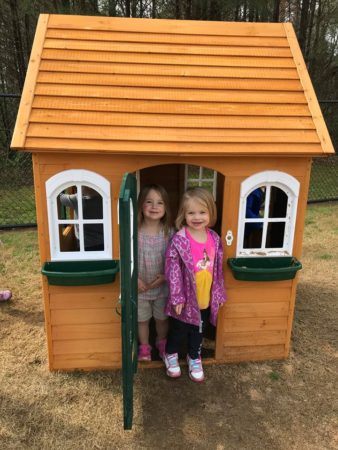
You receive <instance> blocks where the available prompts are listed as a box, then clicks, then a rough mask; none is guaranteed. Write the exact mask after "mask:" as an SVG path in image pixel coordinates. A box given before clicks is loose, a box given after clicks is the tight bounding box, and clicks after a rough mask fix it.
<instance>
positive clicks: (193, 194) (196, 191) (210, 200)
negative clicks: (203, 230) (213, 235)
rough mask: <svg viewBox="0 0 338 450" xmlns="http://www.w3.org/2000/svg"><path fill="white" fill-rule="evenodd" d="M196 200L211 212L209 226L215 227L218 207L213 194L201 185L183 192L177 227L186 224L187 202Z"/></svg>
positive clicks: (176, 221) (176, 222)
mask: <svg viewBox="0 0 338 450" xmlns="http://www.w3.org/2000/svg"><path fill="white" fill-rule="evenodd" d="M192 199H193V200H196V201H197V202H199V203H200V204H201V205H203V206H204V207H205V208H207V210H208V212H209V217H210V219H209V224H208V226H209V227H213V226H214V225H215V223H216V220H217V209H216V204H215V200H214V197H213V195H212V194H211V192H209V191H208V190H207V189H204V188H201V187H193V188H189V189H187V190H186V191H185V193H184V194H183V197H182V199H181V203H180V207H179V210H178V214H177V218H176V220H175V225H176V228H177V229H178V230H179V229H180V228H182V226H183V225H186V221H185V213H186V209H187V203H188V201H189V200H192Z"/></svg>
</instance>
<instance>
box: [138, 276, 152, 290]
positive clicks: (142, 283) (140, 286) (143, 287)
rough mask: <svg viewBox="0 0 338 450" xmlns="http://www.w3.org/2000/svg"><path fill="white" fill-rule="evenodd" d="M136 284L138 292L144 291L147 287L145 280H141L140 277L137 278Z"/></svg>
mask: <svg viewBox="0 0 338 450" xmlns="http://www.w3.org/2000/svg"><path fill="white" fill-rule="evenodd" d="M137 286H138V291H139V292H146V291H147V290H148V289H149V288H148V286H147V285H146V284H145V282H144V281H142V280H141V278H138V280H137Z"/></svg>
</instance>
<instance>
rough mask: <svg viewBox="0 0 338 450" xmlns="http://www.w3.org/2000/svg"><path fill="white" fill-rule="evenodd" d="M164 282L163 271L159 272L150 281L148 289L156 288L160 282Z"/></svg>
mask: <svg viewBox="0 0 338 450" xmlns="http://www.w3.org/2000/svg"><path fill="white" fill-rule="evenodd" d="M164 282H165V276H164V274H163V273H159V274H158V275H157V277H156V278H155V280H154V281H152V282H151V283H150V285H149V289H154V288H157V287H159V286H161V284H163V283H164Z"/></svg>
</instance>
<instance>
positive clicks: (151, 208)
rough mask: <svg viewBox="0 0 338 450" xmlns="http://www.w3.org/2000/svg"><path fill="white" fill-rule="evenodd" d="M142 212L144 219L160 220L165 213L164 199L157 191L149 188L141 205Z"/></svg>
mask: <svg viewBox="0 0 338 450" xmlns="http://www.w3.org/2000/svg"><path fill="white" fill-rule="evenodd" d="M142 213H143V217H144V219H145V220H155V221H157V220H161V219H162V217H164V214H165V206H164V201H163V199H162V197H161V195H160V193H159V192H157V191H155V190H154V189H151V190H150V191H149V192H148V194H147V196H146V198H145V200H144V202H143V205H142Z"/></svg>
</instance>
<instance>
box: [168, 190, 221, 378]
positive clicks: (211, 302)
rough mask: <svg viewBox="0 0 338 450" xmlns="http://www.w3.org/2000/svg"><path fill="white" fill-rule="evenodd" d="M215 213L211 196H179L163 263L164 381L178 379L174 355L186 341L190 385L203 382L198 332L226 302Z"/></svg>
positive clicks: (199, 192) (193, 192)
mask: <svg viewBox="0 0 338 450" xmlns="http://www.w3.org/2000/svg"><path fill="white" fill-rule="evenodd" d="M216 218H217V212H216V205H215V202H214V199H213V196H212V194H211V193H210V192H209V191H207V190H206V189H203V188H191V189H188V190H187V191H186V192H185V194H184V195H183V198H182V201H181V205H180V208H179V212H178V216H177V219H176V227H177V229H178V230H179V231H178V232H177V233H176V234H175V235H174V237H173V238H172V240H171V242H170V244H169V246H168V249H167V252H166V261H165V274H166V279H167V281H168V285H169V297H168V301H167V306H166V310H165V312H166V313H167V315H169V316H171V317H172V318H173V319H172V327H171V329H170V332H169V335H168V340H167V344H166V350H165V354H164V358H163V360H164V362H165V365H166V369H167V375H168V376H169V377H173V378H177V377H179V376H180V375H181V369H180V366H179V363H178V351H179V348H180V344H181V341H182V339H186V340H187V341H188V354H187V361H188V366H189V376H190V378H191V380H193V381H196V382H202V381H203V380H204V372H203V367H202V361H201V347H202V338H203V331H204V328H205V324H206V321H207V320H208V319H209V320H210V322H211V323H212V324H213V325H216V320H217V314H218V310H219V307H220V306H221V305H222V304H223V303H224V302H225V300H226V295H225V288H224V280H223V270H222V268H223V250H222V243H221V239H220V237H219V236H218V234H217V233H215V232H214V231H213V230H211V229H210V228H209V227H212V226H213V225H214V224H215V223H216Z"/></svg>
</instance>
